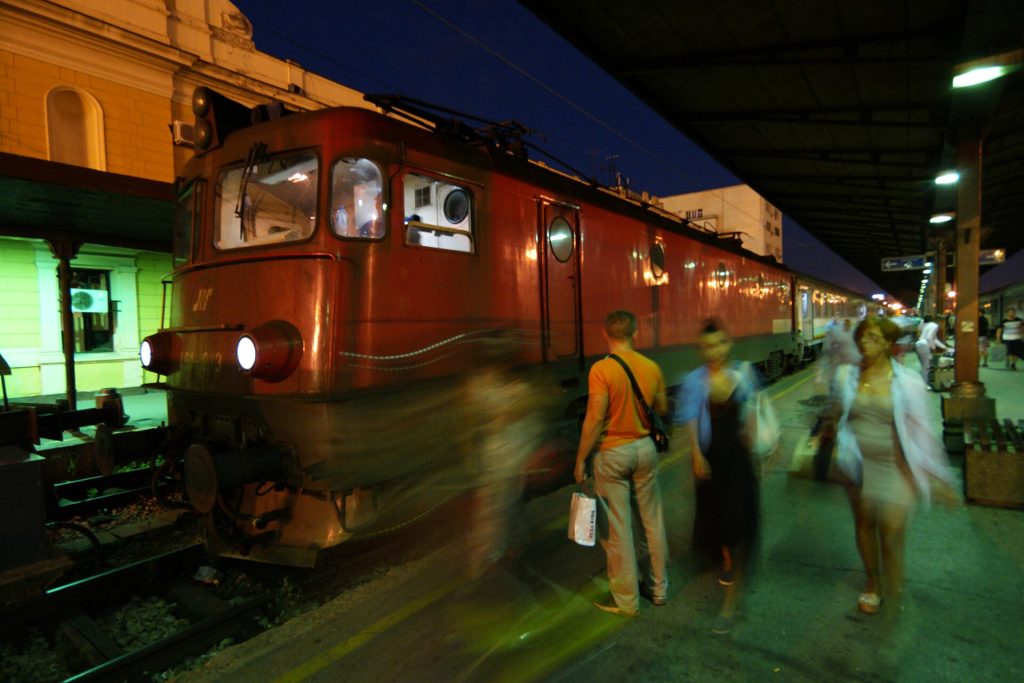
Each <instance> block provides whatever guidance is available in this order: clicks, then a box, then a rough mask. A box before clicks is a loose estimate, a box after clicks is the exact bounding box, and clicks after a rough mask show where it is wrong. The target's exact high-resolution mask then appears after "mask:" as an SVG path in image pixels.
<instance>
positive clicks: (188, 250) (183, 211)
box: [174, 180, 204, 266]
mask: <svg viewBox="0 0 1024 683" xmlns="http://www.w3.org/2000/svg"><path fill="white" fill-rule="evenodd" d="M203 185H204V182H203V181H201V180H197V181H195V182H191V183H188V184H187V185H185V186H184V188H183V189H181V190H180V191H179V192H178V201H177V203H176V204H175V211H174V265H175V266H180V265H181V264H183V263H187V262H189V261H191V260H192V243H193V242H192V241H193V239H194V229H195V226H196V225H198V221H197V220H196V218H197V216H198V211H199V210H200V207H201V206H202V189H203Z"/></svg>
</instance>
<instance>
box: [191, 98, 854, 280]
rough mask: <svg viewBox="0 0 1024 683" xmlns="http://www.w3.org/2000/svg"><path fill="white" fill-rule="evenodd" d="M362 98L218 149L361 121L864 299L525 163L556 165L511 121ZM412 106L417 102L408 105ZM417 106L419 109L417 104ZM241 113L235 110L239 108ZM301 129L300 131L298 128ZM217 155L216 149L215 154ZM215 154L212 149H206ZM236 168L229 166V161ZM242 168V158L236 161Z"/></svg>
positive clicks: (636, 198) (371, 130)
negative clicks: (339, 120) (364, 102)
mask: <svg viewBox="0 0 1024 683" xmlns="http://www.w3.org/2000/svg"><path fill="white" fill-rule="evenodd" d="M367 99H368V100H369V101H371V102H373V103H374V104H376V105H377V106H378V107H379V108H380V109H381V111H373V110H371V109H368V108H363V107H352V106H342V107H331V108H325V109H318V110H314V111H309V112H301V113H292V114H291V115H287V116H281V117H279V118H276V119H274V120H269V121H267V120H264V121H261V122H259V123H254V124H252V125H240V126H238V127H236V128H235V129H234V130H231V131H230V132H228V133H227V135H225V138H224V145H225V146H227V145H228V144H229V143H230V142H231V138H232V137H235V133H236V132H241V131H243V130H250V131H251V130H254V129H256V128H260V129H263V130H268V131H269V130H275V129H276V130H275V134H276V135H280V134H281V131H282V130H286V128H287V127H288V126H295V125H308V126H316V125H318V121H320V120H323V119H331V118H336V117H339V116H341V117H345V118H348V119H354V120H357V121H359V122H360V125H361V126H362V127H363V128H364V129H365V131H366V134H367V135H380V136H382V137H384V138H387V137H401V138H402V139H403V140H409V141H410V142H414V144H415V145H416V147H417V148H418V149H421V150H423V151H426V152H430V153H433V154H436V155H438V156H444V157H447V158H452V159H454V160H456V161H457V162H459V163H465V164H467V165H472V166H476V167H478V168H481V169H490V170H491V171H495V172H498V173H501V174H505V175H508V176H511V177H515V178H517V179H519V180H522V181H524V182H527V183H530V184H533V185H536V186H537V187H538V188H540V189H542V190H546V191H549V192H552V193H553V194H556V195H559V194H560V195H561V196H562V198H570V199H573V200H578V201H580V202H581V203H589V204H592V205H596V206H599V207H601V208H604V209H606V210H609V211H615V212H619V213H623V214H626V215H629V216H631V217H633V218H635V219H636V220H640V221H646V222H652V223H656V224H658V225H659V227H661V228H663V229H666V230H670V231H672V232H676V233H678V234H681V235H685V236H686V237H689V238H691V239H694V240H697V241H699V242H702V243H704V244H708V245H712V246H715V247H717V248H720V249H723V250H725V251H728V252H732V253H734V254H736V255H739V256H742V257H744V258H747V259H750V260H752V261H756V262H759V263H761V264H763V265H764V266H765V267H766V268H772V269H776V270H779V271H783V272H786V273H789V274H792V275H795V276H799V277H801V278H802V279H805V280H806V279H813V280H815V281H816V282H818V283H824V284H828V285H829V286H830V287H831V288H832V289H833V290H843V291H844V292H845V293H848V294H852V295H856V296H864V295H863V294H859V293H854V292H851V291H849V290H844V288H842V287H840V286H838V285H833V284H831V283H825V282H824V281H823V280H820V279H818V278H811V277H810V276H808V275H806V274H803V273H798V272H797V271H795V270H793V269H792V268H790V267H789V266H787V265H786V264H784V263H780V262H778V261H776V260H775V259H774V258H772V257H769V256H763V255H760V254H755V253H754V252H752V251H749V250H747V249H744V248H743V247H742V242H741V240H740V239H738V238H736V237H735V236H730V237H724V236H721V235H719V234H718V233H715V232H712V231H708V230H706V229H703V228H700V227H697V226H695V225H694V224H692V223H690V222H689V221H687V220H686V219H685V218H683V217H681V216H678V215H676V214H674V213H671V212H669V211H667V210H665V209H663V208H661V207H660V206H658V205H657V204H656V203H654V202H653V201H651V198H649V197H648V196H647V195H646V193H635V192H630V191H628V190H624V189H621V188H613V187H609V186H607V185H604V184H602V183H599V182H597V181H596V180H594V179H587V178H584V177H582V174H581V173H579V172H578V171H576V170H575V169H572V168H571V167H568V165H566V170H562V169H559V168H556V167H554V166H552V165H551V164H549V163H547V162H545V161H541V160H538V159H534V158H531V157H530V155H529V153H528V150H533V151H534V152H536V153H539V154H542V155H544V156H546V157H547V158H549V159H550V160H552V161H554V162H555V163H559V164H561V163H562V162H560V161H559V160H558V159H557V158H556V157H554V156H552V155H550V154H548V153H547V152H546V151H544V150H541V149H540V148H539V147H537V146H536V145H533V144H532V143H526V142H525V141H523V140H522V134H524V133H525V132H526V131H527V129H526V128H525V127H523V126H521V125H519V124H514V123H512V122H483V120H481V119H476V118H475V117H471V116H470V117H469V118H471V119H473V120H475V121H477V122H478V123H480V122H483V123H486V124H488V125H485V126H483V127H477V128H474V127H473V126H470V125H468V124H466V123H465V122H464V121H462V120H461V119H460V118H456V117H454V116H448V114H459V115H460V116H466V115H464V114H461V113H458V112H453V111H451V110H446V109H443V108H441V109H440V111H441V114H440V115H438V114H434V115H426V114H425V113H424V112H423V110H422V109H421V108H417V107H415V106H413V107H412V109H413V111H409V110H408V108H407V106H406V105H405V104H401V105H400V104H399V102H405V101H406V100H404V99H402V98H395V97H393V96H387V97H385V96H367ZM412 102H414V103H416V102H418V101H416V100H412ZM420 104H423V103H420ZM239 106H240V105H239ZM300 122H301V124H300ZM214 149H215V148H214ZM208 151H213V149H211V150H208ZM205 154H206V153H205V152H199V153H197V154H196V157H197V158H198V157H203V156H205ZM232 161H234V159H233V160H232ZM237 161H238V162H242V161H244V153H243V154H242V155H241V156H239V158H238V159H237Z"/></svg>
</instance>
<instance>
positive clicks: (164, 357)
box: [139, 332, 181, 375]
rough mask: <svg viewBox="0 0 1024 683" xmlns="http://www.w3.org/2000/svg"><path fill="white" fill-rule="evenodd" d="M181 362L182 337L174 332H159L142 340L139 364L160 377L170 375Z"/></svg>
mask: <svg viewBox="0 0 1024 683" xmlns="http://www.w3.org/2000/svg"><path fill="white" fill-rule="evenodd" d="M180 360H181V337H179V336H178V335H177V334H176V333H174V332H157V333H156V334H151V335H149V336H148V337H146V338H145V339H143V340H142V344H141V345H140V346H139V362H141V363H142V367H144V368H145V369H146V370H149V371H150V372H155V373H156V374H158V375H170V374H171V373H173V372H174V371H175V370H177V369H178V364H179V362H180Z"/></svg>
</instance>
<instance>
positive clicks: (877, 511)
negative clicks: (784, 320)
mask: <svg viewBox="0 0 1024 683" xmlns="http://www.w3.org/2000/svg"><path fill="white" fill-rule="evenodd" d="M899 335H900V330H899V328H898V327H897V326H896V325H895V324H894V323H892V322H891V321H890V320H888V319H885V318H868V319H866V320H864V321H863V322H861V323H860V325H858V326H857V329H856V331H855V332H854V339H855V340H856V342H857V347H858V348H859V349H860V352H861V357H862V358H861V362H860V365H859V367H858V366H856V365H847V366H844V367H843V368H842V369H841V370H840V371H839V372H838V373H837V374H836V380H835V384H834V387H833V390H834V394H835V396H836V398H837V399H838V406H839V408H840V409H841V410H840V413H839V422H838V429H837V432H836V449H837V456H836V457H837V464H838V466H839V467H840V469H841V470H842V471H843V472H844V473H845V474H846V476H847V477H848V478H849V480H850V482H851V484H850V486H849V493H850V504H851V506H852V508H853V515H854V523H855V526H856V534H857V550H858V551H859V552H860V556H861V560H862V561H863V562H864V569H865V571H866V572H867V585H866V586H865V587H864V591H863V592H862V593H861V594H860V597H859V599H858V601H857V606H858V608H859V609H860V610H861V611H862V612H866V613H868V614H874V613H875V612H877V611H878V609H879V607H880V605H881V602H882V595H883V590H882V584H881V568H882V566H884V568H885V574H886V579H887V581H886V584H887V585H886V589H885V591H884V594H885V596H886V597H888V598H889V599H891V600H899V598H900V596H901V595H902V590H903V549H904V535H905V531H906V526H907V520H908V518H909V516H910V511H911V508H912V507H913V506H914V505H915V504H916V502H917V501H918V500H919V499H923V500H925V501H927V500H929V499H930V497H931V496H932V494H933V493H934V494H935V495H936V496H938V497H941V498H942V499H943V500H944V501H947V502H948V501H954V500H956V495H955V494H954V493H953V490H952V488H951V486H950V484H951V483H952V481H953V476H952V472H951V471H950V468H949V462H948V460H947V458H946V452H945V450H944V449H943V447H942V442H941V440H940V439H939V436H938V434H937V432H936V429H935V425H934V420H933V419H932V418H931V417H930V416H929V410H928V400H929V399H928V393H927V390H926V388H925V385H924V382H923V381H922V380H921V377H920V375H918V374H917V373H915V372H913V371H911V370H908V369H907V368H905V367H903V365H901V364H899V363H897V362H895V361H894V360H893V359H892V348H893V344H894V343H895V342H896V340H897V339H898V338H899Z"/></svg>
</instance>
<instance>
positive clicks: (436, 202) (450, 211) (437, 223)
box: [403, 173, 473, 252]
mask: <svg viewBox="0 0 1024 683" xmlns="http://www.w3.org/2000/svg"><path fill="white" fill-rule="evenodd" d="M403 199H404V201H405V241H406V243H407V244H411V245H414V246H420V247H429V248H432V249H445V250H447V251H466V252H469V251H473V195H472V193H471V192H470V191H469V190H468V189H466V188H465V187H462V186H460V185H454V184H452V183H449V182H447V181H444V180H440V179H438V178H431V177H429V176H425V175H419V174H418V173H407V174H406V175H405V180H404V191H403Z"/></svg>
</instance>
